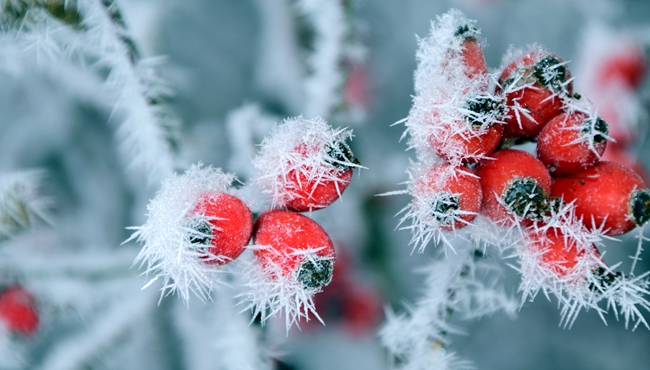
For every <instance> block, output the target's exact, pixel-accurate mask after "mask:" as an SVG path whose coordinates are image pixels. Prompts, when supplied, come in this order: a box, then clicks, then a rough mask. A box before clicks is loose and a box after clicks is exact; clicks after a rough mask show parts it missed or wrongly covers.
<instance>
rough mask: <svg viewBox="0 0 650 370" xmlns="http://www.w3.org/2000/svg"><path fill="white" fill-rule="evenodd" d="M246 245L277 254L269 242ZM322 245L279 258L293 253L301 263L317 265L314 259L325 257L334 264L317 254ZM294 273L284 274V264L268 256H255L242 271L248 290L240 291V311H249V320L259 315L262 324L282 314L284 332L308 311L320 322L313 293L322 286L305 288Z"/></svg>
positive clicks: (307, 316) (285, 257)
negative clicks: (261, 258) (263, 258)
mask: <svg viewBox="0 0 650 370" xmlns="http://www.w3.org/2000/svg"><path fill="white" fill-rule="evenodd" d="M249 248H250V249H253V250H263V251H265V253H273V254H280V253H281V252H279V251H277V250H276V249H275V248H273V246H269V245H253V246H251V247H249ZM324 248H325V247H318V248H309V249H305V250H297V249H294V250H292V252H290V253H289V255H288V256H283V259H285V260H286V259H293V258H295V256H299V258H301V261H303V262H302V263H306V262H311V263H312V265H313V266H318V264H317V263H316V259H318V260H320V261H323V260H329V261H330V262H332V263H334V256H321V255H319V252H320V251H321V250H322V249H324ZM298 272H299V271H298V270H297V271H293V272H291V273H287V271H286V266H282V265H280V264H278V263H276V262H275V261H273V260H272V259H270V258H266V259H265V260H264V261H261V260H260V259H259V257H257V258H256V260H255V261H250V263H248V264H247V267H246V269H245V272H244V276H245V279H246V285H247V286H248V287H249V288H250V289H249V290H247V291H246V292H244V293H242V294H241V297H242V298H244V301H245V302H247V306H246V307H245V309H244V310H251V311H252V312H253V319H255V318H259V319H260V320H261V322H262V323H265V322H266V321H267V320H269V319H271V318H273V317H275V316H276V315H279V314H281V313H283V314H284V318H285V325H286V329H287V332H288V331H289V329H290V328H291V327H292V326H293V325H296V326H297V327H300V321H301V320H303V319H304V320H305V321H309V320H310V317H309V315H310V313H311V314H312V315H313V316H314V317H315V318H316V319H317V320H318V321H320V322H321V323H323V324H324V322H323V320H322V319H321V318H320V316H318V313H317V312H316V306H315V305H314V295H316V294H317V293H320V292H321V291H322V287H320V288H307V287H305V286H303V285H302V283H301V282H300V281H299V280H298ZM326 285H327V284H326Z"/></svg>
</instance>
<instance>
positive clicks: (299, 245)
mask: <svg viewBox="0 0 650 370" xmlns="http://www.w3.org/2000/svg"><path fill="white" fill-rule="evenodd" d="M253 242H254V245H253V247H252V248H253V249H254V252H255V257H256V259H255V263H253V264H252V265H251V266H250V267H249V271H248V272H247V273H246V277H247V279H248V282H247V285H248V286H249V287H250V290H249V291H247V292H245V293H244V294H243V296H245V297H246V298H247V300H248V301H249V305H248V308H250V309H252V310H253V311H254V314H255V315H258V314H259V315H261V319H262V321H263V322H264V321H266V320H267V319H269V318H271V317H273V316H274V315H276V314H277V313H279V312H280V311H284V313H285V318H286V326H287V330H288V329H289V328H290V327H291V325H293V324H294V323H295V324H297V323H298V321H300V319H301V318H305V319H306V320H307V321H308V320H309V316H308V314H309V313H310V312H311V313H312V314H313V315H314V316H315V317H316V318H317V319H318V320H320V317H319V316H318V314H317V313H316V311H315V306H314V301H313V297H314V295H315V294H316V293H318V292H320V291H321V289H322V288H323V287H324V286H325V285H327V284H329V283H330V282H331V281H332V275H333V271H334V258H335V255H334V245H333V244H332V241H331V239H330V238H329V236H328V235H327V233H326V232H325V230H323V228H322V227H320V225H318V224H317V223H316V222H315V221H313V220H312V219H311V218H309V217H307V216H304V215H302V214H300V213H297V212H292V211H285V210H273V211H268V212H265V213H263V214H261V215H260V217H259V218H258V219H257V221H256V222H255V226H254V229H253ZM320 321H322V320H320Z"/></svg>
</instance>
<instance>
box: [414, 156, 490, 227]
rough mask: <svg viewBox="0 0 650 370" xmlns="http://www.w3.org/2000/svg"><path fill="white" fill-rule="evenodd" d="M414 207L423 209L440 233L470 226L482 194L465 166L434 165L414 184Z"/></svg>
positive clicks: (472, 175)
mask: <svg viewBox="0 0 650 370" xmlns="http://www.w3.org/2000/svg"><path fill="white" fill-rule="evenodd" d="M414 193H415V194H414V197H415V198H416V204H417V203H419V202H423V203H424V204H417V205H416V206H417V207H424V208H425V209H426V211H427V213H428V214H429V215H430V216H431V217H433V219H434V220H435V223H436V225H437V226H438V227H440V228H441V229H443V230H447V231H449V230H458V229H462V228H463V227H465V226H467V225H469V223H470V222H472V221H473V220H474V219H475V218H476V215H477V214H478V212H479V210H480V208H481V201H482V199H483V193H482V190H481V184H480V183H479V180H478V178H477V177H476V176H475V175H474V174H473V173H472V172H471V171H470V170H469V169H467V168H465V167H456V166H452V165H450V164H442V165H436V166H433V167H432V168H431V169H430V170H429V171H428V172H427V173H426V174H425V175H424V176H422V177H420V178H419V179H418V180H417V182H416V185H415V189H414Z"/></svg>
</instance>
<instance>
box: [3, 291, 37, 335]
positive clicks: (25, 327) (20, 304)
mask: <svg viewBox="0 0 650 370" xmlns="http://www.w3.org/2000/svg"><path fill="white" fill-rule="evenodd" d="M0 321H2V322H3V323H4V325H5V326H6V327H7V328H8V329H9V330H10V331H11V332H14V333H19V334H22V335H25V336H31V335H32V334H34V332H36V329H37V327H38V321H39V318H38V312H37V311H36V301H35V300H34V297H33V296H32V295H31V294H30V293H29V292H28V291H27V290H25V289H24V288H22V287H20V286H13V287H9V288H7V289H5V290H4V291H2V293H0Z"/></svg>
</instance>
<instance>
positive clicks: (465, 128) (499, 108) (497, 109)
mask: <svg viewBox="0 0 650 370" xmlns="http://www.w3.org/2000/svg"><path fill="white" fill-rule="evenodd" d="M462 112H463V120H462V121H456V122H452V123H449V122H442V121H441V120H440V119H438V118H437V117H436V115H435V114H434V120H433V122H432V124H434V125H437V127H436V129H435V130H434V133H433V134H432V135H431V136H429V144H430V145H431V147H432V148H433V150H434V151H435V152H436V154H437V155H439V156H440V157H441V158H444V159H446V160H449V161H453V160H454V159H460V160H461V161H462V162H477V161H478V160H479V159H482V158H484V157H486V156H488V155H490V154H491V153H492V152H494V150H496V148H497V147H498V146H499V142H500V141H501V137H502V135H503V125H502V124H501V122H502V119H503V117H504V115H505V106H504V105H503V101H502V100H501V99H499V98H497V97H493V96H490V95H477V96H474V97H471V98H468V99H467V101H466V102H465V104H464V106H463V107H462Z"/></svg>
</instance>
